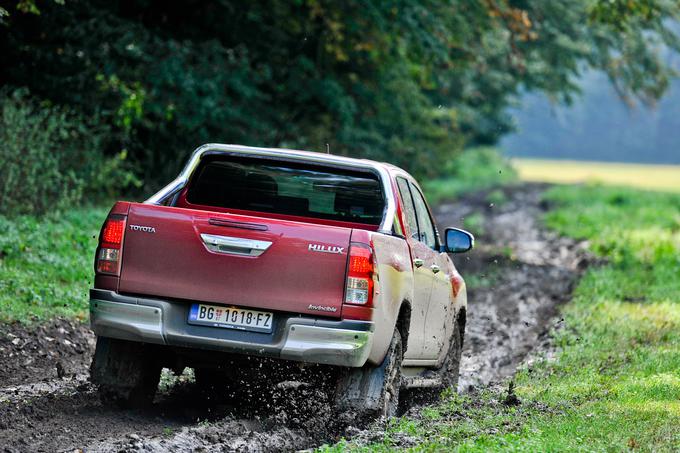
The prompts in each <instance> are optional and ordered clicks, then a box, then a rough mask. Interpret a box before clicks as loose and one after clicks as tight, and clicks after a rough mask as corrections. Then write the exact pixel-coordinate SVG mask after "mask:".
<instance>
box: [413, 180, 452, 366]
mask: <svg viewBox="0 0 680 453" xmlns="http://www.w3.org/2000/svg"><path fill="white" fill-rule="evenodd" d="M409 186H410V188H411V195H412V196H413V202H414V205H415V209H416V219H417V221H418V229H419V232H420V241H421V244H422V245H423V246H424V248H425V249H426V251H423V252H422V253H423V254H424V255H426V256H427V257H428V261H427V263H424V264H423V268H426V272H428V273H429V274H428V275H429V276H430V278H431V280H432V289H431V291H430V297H429V300H428V307H427V313H426V315H425V322H424V328H425V331H424V335H423V351H422V353H421V356H422V358H423V359H430V360H431V359H439V358H440V355H441V353H442V351H444V350H445V346H448V344H447V343H448V338H449V337H448V333H449V332H450V329H449V328H448V326H449V325H450V324H451V320H452V319H453V311H452V308H453V307H452V304H451V298H450V294H451V286H450V285H451V283H450V281H449V276H448V275H447V269H448V266H447V265H446V263H445V262H444V261H442V256H441V255H442V254H441V253H440V252H439V244H438V243H437V242H438V236H437V233H436V230H435V226H434V222H433V220H432V216H431V215H430V211H429V209H428V208H427V204H426V202H425V198H424V197H423V194H422V192H421V191H420V189H418V187H416V186H415V185H414V184H413V183H409Z"/></svg>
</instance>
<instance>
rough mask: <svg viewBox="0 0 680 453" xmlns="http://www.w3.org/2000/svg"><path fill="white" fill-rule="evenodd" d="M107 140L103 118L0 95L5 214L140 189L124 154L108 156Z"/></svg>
mask: <svg viewBox="0 0 680 453" xmlns="http://www.w3.org/2000/svg"><path fill="white" fill-rule="evenodd" d="M108 136H109V127H108V126H106V125H105V124H102V122H101V121H99V119H98V117H94V118H86V117H84V116H83V115H80V114H79V113H78V112H75V111H73V110H71V109H68V108H65V107H61V106H55V105H51V104H50V103H47V102H40V101H39V100H37V99H35V98H33V97H31V96H30V94H29V93H28V91H27V90H25V89H17V90H14V91H8V90H2V91H0V168H1V169H2V170H0V214H3V215H17V214H42V213H46V212H48V211H53V210H60V209H62V208H64V207H66V206H70V205H72V204H73V203H77V202H79V201H81V199H82V198H83V196H84V195H85V194H87V196H88V198H89V199H97V198H102V197H104V196H109V197H110V196H113V195H114V194H115V192H117V191H120V190H121V189H123V188H125V187H129V186H131V185H137V184H138V181H137V180H136V178H134V176H133V174H132V173H131V172H130V171H129V170H128V169H127V167H126V163H125V152H124V151H122V152H120V153H118V154H117V155H115V156H113V157H106V156H105V155H104V153H103V149H104V147H105V143H106V140H107V137H108Z"/></svg>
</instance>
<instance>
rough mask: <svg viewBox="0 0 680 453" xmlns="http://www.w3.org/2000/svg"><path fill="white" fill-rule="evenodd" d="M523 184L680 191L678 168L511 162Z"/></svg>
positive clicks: (577, 162)
mask: <svg viewBox="0 0 680 453" xmlns="http://www.w3.org/2000/svg"><path fill="white" fill-rule="evenodd" d="M512 165H513V167H515V168H516V169H517V172H518V173H519V177H520V179H521V180H523V181H537V182H556V183H584V182H585V183H593V182H599V183H603V184H614V185H621V186H630V187H637V188H641V189H650V190H661V191H666V192H680V165H648V164H624V163H615V162H585V161H573V160H549V159H513V160H512Z"/></svg>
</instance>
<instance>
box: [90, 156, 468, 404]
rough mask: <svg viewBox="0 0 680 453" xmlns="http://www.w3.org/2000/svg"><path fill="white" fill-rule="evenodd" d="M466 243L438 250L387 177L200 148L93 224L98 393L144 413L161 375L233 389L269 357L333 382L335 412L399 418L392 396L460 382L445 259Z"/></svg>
mask: <svg viewBox="0 0 680 453" xmlns="http://www.w3.org/2000/svg"><path fill="white" fill-rule="evenodd" d="M473 241H474V239H473V237H472V235H470V234H469V233H467V232H465V231H463V230H459V229H455V228H447V229H446V233H445V235H444V240H443V241H442V240H441V238H440V236H439V234H438V232H437V228H436V226H435V222H434V219H433V217H432V214H431V213H430V210H429V209H428V206H427V203H426V202H425V198H424V197H423V194H422V191H421V190H420V188H419V187H418V184H417V182H416V181H415V180H414V179H413V178H412V177H411V176H410V175H409V174H408V173H406V172H405V171H404V170H401V169H399V168H397V167H395V166H392V165H389V164H385V163H378V162H373V161H369V160H363V159H351V158H346V157H339V156H333V155H328V154H319V153H312V152H304V151H291V150H283V149H264V148H251V147H245V146H233V145H220V144H209V145H204V146H201V147H200V148H198V149H197V150H196V151H195V152H194V153H193V154H192V156H191V158H190V160H189V162H188V163H187V165H186V167H185V168H184V170H183V171H182V172H181V174H180V175H179V176H178V177H177V178H176V179H175V180H174V181H172V182H171V183H170V184H168V185H167V186H166V187H165V188H163V189H162V190H161V191H159V192H158V193H156V194H155V195H154V196H152V197H151V198H149V199H148V200H147V201H145V202H144V203H131V202H118V203H116V204H115V205H114V206H113V208H112V209H111V211H110V213H109V215H108V218H107V219H106V221H105V223H104V225H103V226H102V230H101V234H100V238H99V246H98V248H97V251H96V257H95V272H96V276H95V285H94V286H95V287H94V289H92V290H91V291H90V319H91V325H92V328H93V330H94V332H95V333H96V334H97V337H98V338H97V347H96V351H95V355H94V359H93V362H92V367H91V378H92V381H93V382H94V383H95V384H97V385H98V387H99V391H100V395H101V396H102V398H103V399H105V400H106V401H115V402H118V403H122V404H142V403H148V402H150V401H151V400H152V399H153V396H154V393H155V391H156V387H157V386H158V381H159V376H160V372H161V368H162V367H168V368H173V369H183V368H184V367H185V366H188V367H192V368H193V369H194V371H195V376H196V379H197V381H199V383H201V382H204V383H207V382H211V383H213V384H216V385H219V386H224V387H228V386H229V385H230V384H235V383H234V382H233V379H234V378H233V376H234V372H235V371H238V370H244V369H245V368H248V367H253V366H255V365H254V364H256V363H257V360H259V359H258V358H276V359H283V360H284V361H298V362H302V363H303V364H305V366H307V365H308V366H316V367H319V369H322V370H328V371H327V374H326V376H327V377H328V378H327V380H331V379H332V380H333V381H332V382H333V385H332V386H330V387H331V388H332V389H333V391H334V398H335V404H336V406H337V407H338V408H339V409H351V410H355V411H356V410H361V411H364V412H366V413H369V414H372V415H392V414H394V413H395V411H396V408H397V404H398V398H399V391H400V389H401V388H414V387H430V388H442V387H445V386H451V385H455V384H456V382H457V379H458V368H459V361H460V354H461V347H462V343H463V332H464V327H465V310H466V305H467V296H466V290H465V283H464V281H463V279H462V278H461V276H460V275H459V274H458V272H457V271H456V268H455V267H454V265H453V262H452V261H451V259H450V257H449V256H448V255H447V253H446V252H450V253H458V252H464V251H467V250H469V249H470V248H472V245H473ZM243 358H247V359H248V360H243ZM324 372H326V371H324Z"/></svg>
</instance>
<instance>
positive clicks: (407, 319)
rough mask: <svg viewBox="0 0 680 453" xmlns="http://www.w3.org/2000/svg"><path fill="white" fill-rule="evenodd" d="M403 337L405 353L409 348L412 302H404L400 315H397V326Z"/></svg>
mask: <svg viewBox="0 0 680 453" xmlns="http://www.w3.org/2000/svg"><path fill="white" fill-rule="evenodd" d="M395 327H396V328H397V330H398V331H399V334H400V335H401V342H402V350H403V351H404V352H405V351H406V349H407V348H408V335H409V330H410V327H411V302H409V301H408V300H404V301H402V303H401V306H400V307H399V314H398V315H397V322H396V326H395Z"/></svg>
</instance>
